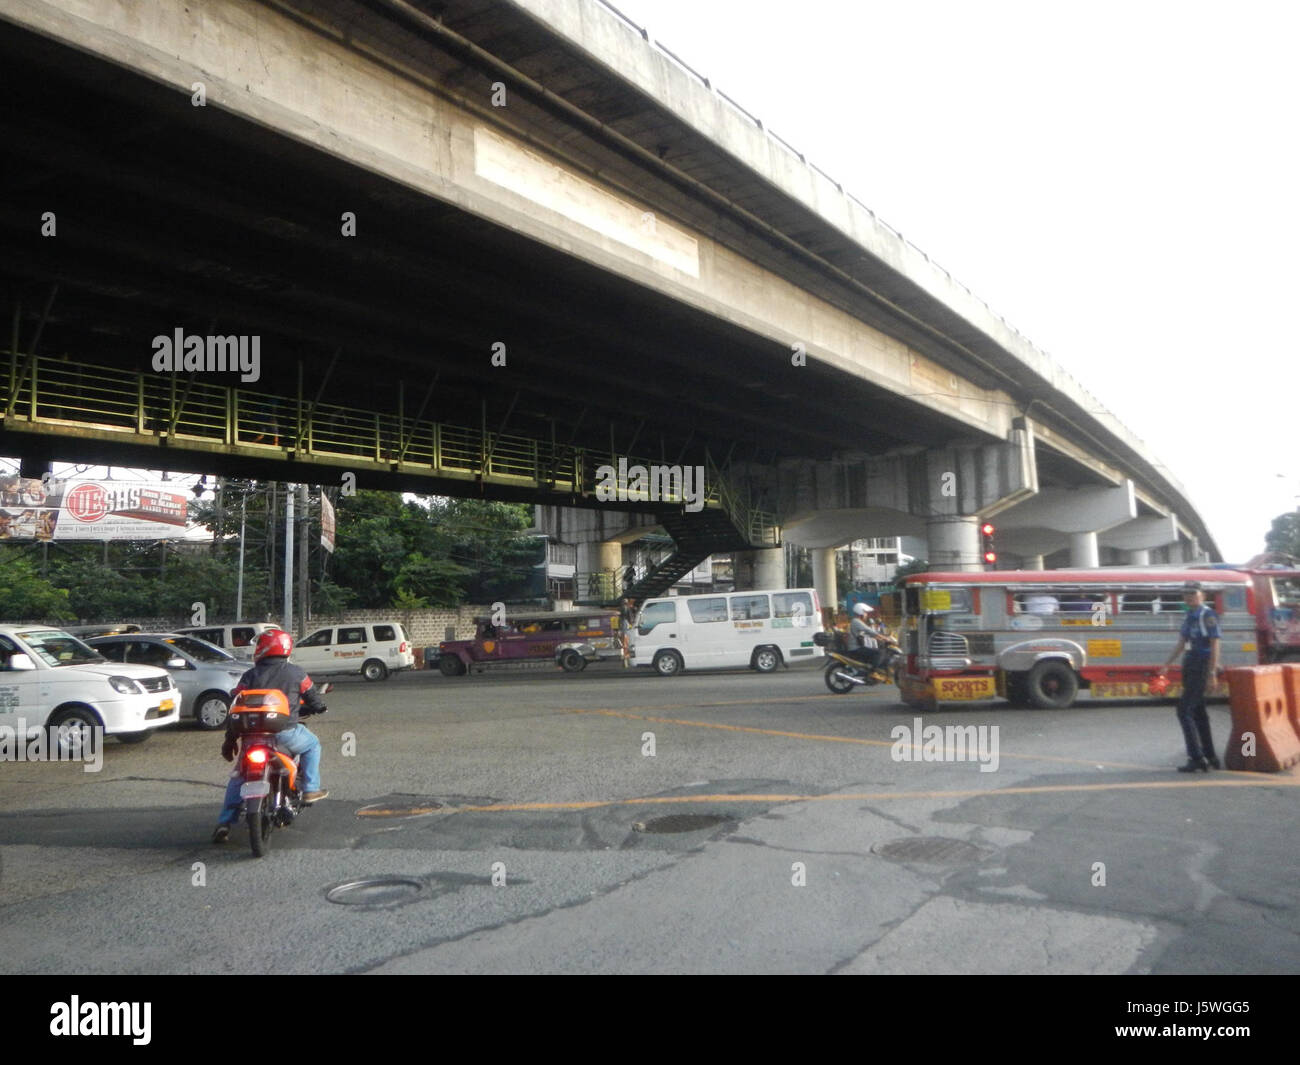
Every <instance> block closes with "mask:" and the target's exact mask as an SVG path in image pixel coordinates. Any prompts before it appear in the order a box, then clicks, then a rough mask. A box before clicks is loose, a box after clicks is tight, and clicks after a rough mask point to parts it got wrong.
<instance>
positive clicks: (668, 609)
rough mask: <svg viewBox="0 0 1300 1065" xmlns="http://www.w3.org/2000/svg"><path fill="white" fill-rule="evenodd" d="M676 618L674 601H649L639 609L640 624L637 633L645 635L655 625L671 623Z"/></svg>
mask: <svg viewBox="0 0 1300 1065" xmlns="http://www.w3.org/2000/svg"><path fill="white" fill-rule="evenodd" d="M676 620H677V604H676V603H651V604H650V605H649V606H647V607H646V608H645V609H644V610H643V611H641V624H640V626H639V627H638V628H637V630H636V631H637V633H638V635H641V636H645V635H647V634H648V633H649V632H650V630H651V629H653V628H654V627H655V626H656V625H671V624H672V623H673V622H675V621H676Z"/></svg>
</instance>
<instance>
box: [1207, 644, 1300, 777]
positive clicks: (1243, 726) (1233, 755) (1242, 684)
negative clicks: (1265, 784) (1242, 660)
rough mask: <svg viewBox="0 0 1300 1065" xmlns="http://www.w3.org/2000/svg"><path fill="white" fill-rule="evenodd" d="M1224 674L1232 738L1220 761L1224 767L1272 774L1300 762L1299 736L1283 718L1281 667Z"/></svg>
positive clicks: (1246, 669)
mask: <svg viewBox="0 0 1300 1065" xmlns="http://www.w3.org/2000/svg"><path fill="white" fill-rule="evenodd" d="M1227 675H1228V704H1229V705H1230V706H1231V707H1232V735H1231V736H1230V737H1229V738H1228V745H1227V747H1225V748H1224V754H1223V760H1224V762H1225V763H1226V764H1227V766H1228V768H1229V769H1246V770H1250V771H1253V772H1256V773H1276V772H1278V770H1281V769H1285V768H1286V767H1287V766H1290V765H1294V764H1295V763H1296V762H1300V735H1298V734H1297V733H1296V730H1295V728H1294V727H1293V726H1292V724H1291V719H1290V718H1289V717H1288V716H1287V695H1286V686H1285V684H1284V680H1283V673H1282V667H1281V666H1241V667H1238V668H1236V669H1230V670H1228V671H1227ZM1246 752H1251V753H1246Z"/></svg>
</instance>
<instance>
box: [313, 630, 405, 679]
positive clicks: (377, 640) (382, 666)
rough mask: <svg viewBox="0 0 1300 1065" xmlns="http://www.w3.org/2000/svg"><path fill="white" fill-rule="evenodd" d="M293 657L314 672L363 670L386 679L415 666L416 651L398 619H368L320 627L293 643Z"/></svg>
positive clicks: (325, 674) (324, 673) (369, 675)
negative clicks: (355, 622)
mask: <svg viewBox="0 0 1300 1065" xmlns="http://www.w3.org/2000/svg"><path fill="white" fill-rule="evenodd" d="M293 661H294V662H296V663H297V664H298V665H300V666H302V668H303V669H305V670H306V671H307V672H308V673H310V674H312V675H313V676H315V675H317V674H320V675H324V676H329V675H331V674H337V673H360V674H361V675H362V676H363V677H365V678H366V680H384V679H386V678H387V677H388V674H390V673H396V672H397V671H399V670H402V669H412V668H414V666H415V651H414V650H412V648H411V641H410V640H409V639H407V636H406V630H405V629H403V628H402V626H401V625H400V624H398V623H397V622H396V621H367V622H364V623H357V624H353V625H331V626H330V627H329V628H325V629H317V630H316V631H315V632H313V633H311V635H309V636H306V637H304V638H303V639H301V640H299V641H298V642H297V643H296V644H294V647H293Z"/></svg>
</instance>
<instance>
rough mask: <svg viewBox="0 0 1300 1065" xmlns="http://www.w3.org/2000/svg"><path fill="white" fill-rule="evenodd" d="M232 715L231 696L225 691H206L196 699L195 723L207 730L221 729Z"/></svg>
mask: <svg viewBox="0 0 1300 1065" xmlns="http://www.w3.org/2000/svg"><path fill="white" fill-rule="evenodd" d="M229 715H230V696H229V695H226V694H225V693H224V692H219V691H208V692H204V693H203V694H202V695H200V696H199V697H198V698H197V699H196V700H195V701H194V723H195V724H196V725H198V727H199V728H201V729H203V730H204V731H206V732H211V731H212V730H213V729H219V728H221V727H222V726H223V725H224V724H225V723H226V718H227V717H228V716H229Z"/></svg>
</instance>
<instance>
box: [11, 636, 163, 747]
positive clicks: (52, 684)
mask: <svg viewBox="0 0 1300 1065" xmlns="http://www.w3.org/2000/svg"><path fill="white" fill-rule="evenodd" d="M180 712H181V696H180V692H179V691H177V689H176V685H175V684H173V683H172V678H171V675H170V674H169V673H168V672H167V671H166V670H165V669H157V668H155V667H153V666H140V665H131V664H129V663H125V662H110V661H108V659H106V658H105V657H104V656H103V655H101V654H100V653H99V652H98V651H95V650H92V649H91V648H89V647H87V646H86V645H85V644H84V643H82V642H81V641H80V640H78V639H77V638H76V637H75V636H70V635H68V633H66V632H63V631H62V630H60V629H51V628H48V627H45V626H40V625H0V727H3V726H8V728H10V729H13V730H15V732H16V730H17V729H18V728H19V722H22V723H23V725H24V727H25V729H26V732H27V734H28V736H29V737H30V736H32V735H34V734H35V733H36V732H38V731H39V730H40V729H43V728H54V727H57V726H59V725H70V726H82V725H85V726H90V727H92V728H93V727H99V726H102V727H103V729H104V734H105V735H108V736H116V737H117V738H118V739H120V740H122V741H123V742H124V743H137V742H139V741H141V740H144V739H147V738H148V737H149V734H150V733H151V732H152V731H153V730H154V729H156V728H159V727H161V726H162V725H171V724H174V723H175V722H176V721H177V720H179V718H180Z"/></svg>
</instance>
